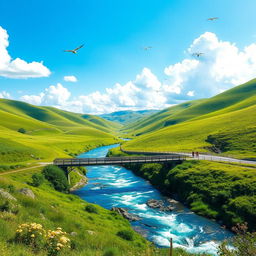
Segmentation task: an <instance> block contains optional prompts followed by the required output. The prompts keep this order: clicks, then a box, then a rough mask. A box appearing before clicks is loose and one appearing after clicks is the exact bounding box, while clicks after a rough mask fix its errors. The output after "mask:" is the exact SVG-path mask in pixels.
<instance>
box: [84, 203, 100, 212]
mask: <svg viewBox="0 0 256 256" xmlns="http://www.w3.org/2000/svg"><path fill="white" fill-rule="evenodd" d="M85 210H86V211H87V212H89V213H96V214H98V209H97V208H96V207H95V206H94V205H92V204H89V205H86V206H85Z"/></svg>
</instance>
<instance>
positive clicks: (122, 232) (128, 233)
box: [117, 230, 134, 241]
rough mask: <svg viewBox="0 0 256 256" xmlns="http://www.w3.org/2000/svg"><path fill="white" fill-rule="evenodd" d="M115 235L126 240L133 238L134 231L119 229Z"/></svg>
mask: <svg viewBox="0 0 256 256" xmlns="http://www.w3.org/2000/svg"><path fill="white" fill-rule="evenodd" d="M117 235H118V236H119V237H121V238H123V239H125V240H127V241H133V240H134V233H133V232H132V231H131V230H120V231H118V232H117Z"/></svg>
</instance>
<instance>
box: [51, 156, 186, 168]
mask: <svg viewBox="0 0 256 256" xmlns="http://www.w3.org/2000/svg"><path fill="white" fill-rule="evenodd" d="M186 159H187V156H186V155H179V154H169V155H152V156H133V157H100V158H57V159H55V160H54V161H53V164H54V165H57V166H60V167H69V166H90V165H122V164H131V163H164V162H170V161H183V160H186Z"/></svg>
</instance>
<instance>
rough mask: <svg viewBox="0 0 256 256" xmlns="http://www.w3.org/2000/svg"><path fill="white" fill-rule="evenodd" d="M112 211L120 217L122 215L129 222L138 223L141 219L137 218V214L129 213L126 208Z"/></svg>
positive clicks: (114, 208) (112, 209) (115, 208)
mask: <svg viewBox="0 0 256 256" xmlns="http://www.w3.org/2000/svg"><path fill="white" fill-rule="evenodd" d="M111 211H114V212H117V213H119V214H120V215H122V216H123V217H124V218H126V219H127V220H129V221H137V220H140V219H141V218H140V217H138V216H136V215H135V214H132V213H129V212H128V211H127V210H126V209H125V208H121V207H113V208H111Z"/></svg>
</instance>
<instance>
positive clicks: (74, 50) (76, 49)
mask: <svg viewBox="0 0 256 256" xmlns="http://www.w3.org/2000/svg"><path fill="white" fill-rule="evenodd" d="M82 47H84V45H83V44H82V45H80V46H79V47H77V48H75V49H73V50H64V52H72V53H74V54H77V51H78V50H79V49H81V48H82Z"/></svg>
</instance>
